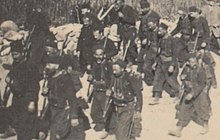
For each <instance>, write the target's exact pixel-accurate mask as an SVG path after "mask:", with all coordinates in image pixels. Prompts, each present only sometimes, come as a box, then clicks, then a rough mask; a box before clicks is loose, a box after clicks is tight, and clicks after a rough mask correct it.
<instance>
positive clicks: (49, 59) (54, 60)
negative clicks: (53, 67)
mask: <svg viewBox="0 0 220 140" xmlns="http://www.w3.org/2000/svg"><path fill="white" fill-rule="evenodd" d="M43 62H44V63H52V64H59V65H60V64H61V63H62V62H63V59H62V57H61V56H59V55H57V56H48V55H47V56H45V57H44V59H43Z"/></svg>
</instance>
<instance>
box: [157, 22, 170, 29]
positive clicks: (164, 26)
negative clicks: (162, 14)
mask: <svg viewBox="0 0 220 140" xmlns="http://www.w3.org/2000/svg"><path fill="white" fill-rule="evenodd" d="M159 28H162V29H165V30H167V29H168V26H167V25H166V24H165V23H160V25H159Z"/></svg>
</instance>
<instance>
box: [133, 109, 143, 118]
mask: <svg viewBox="0 0 220 140" xmlns="http://www.w3.org/2000/svg"><path fill="white" fill-rule="evenodd" d="M134 118H135V119H141V112H139V111H137V112H135V113H134Z"/></svg>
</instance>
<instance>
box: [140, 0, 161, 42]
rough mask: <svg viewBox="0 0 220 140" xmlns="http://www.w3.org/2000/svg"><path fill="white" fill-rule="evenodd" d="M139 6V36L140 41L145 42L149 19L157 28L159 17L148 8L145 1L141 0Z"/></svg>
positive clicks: (148, 4)
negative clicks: (153, 20)
mask: <svg viewBox="0 0 220 140" xmlns="http://www.w3.org/2000/svg"><path fill="white" fill-rule="evenodd" d="M139 5H140V10H139V15H140V20H141V25H140V31H139V34H140V36H141V39H142V40H145V39H146V37H147V34H148V29H149V27H148V23H149V22H150V21H149V19H155V22H154V23H156V26H158V25H159V22H160V18H161V17H160V15H159V14H158V13H157V12H155V11H154V10H152V9H151V8H150V3H149V2H148V1H147V0H141V1H140V3H139Z"/></svg>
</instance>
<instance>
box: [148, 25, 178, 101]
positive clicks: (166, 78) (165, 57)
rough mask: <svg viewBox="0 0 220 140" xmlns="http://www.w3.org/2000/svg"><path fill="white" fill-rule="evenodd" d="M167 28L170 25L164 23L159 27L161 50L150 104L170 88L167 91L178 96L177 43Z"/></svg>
mask: <svg viewBox="0 0 220 140" xmlns="http://www.w3.org/2000/svg"><path fill="white" fill-rule="evenodd" d="M167 29H168V26H167V25H166V24H164V23H161V24H160V25H159V28H158V37H159V38H160V41H159V45H158V46H159V47H160V50H159V54H158V57H157V58H156V62H155V63H154V64H153V69H155V70H156V71H155V77H154V81H153V99H152V101H151V102H150V103H149V105H156V104H158V103H159V99H160V98H161V94H162V92H163V90H167V89H168V88H169V91H168V90H167V92H168V93H169V94H170V97H175V96H176V97H178V92H179V83H178V81H177V75H178V63H177V59H176V56H175V46H174V45H175V44H174V40H173V38H172V36H170V35H169V34H168V33H167ZM155 67H156V68H155Z"/></svg>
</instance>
